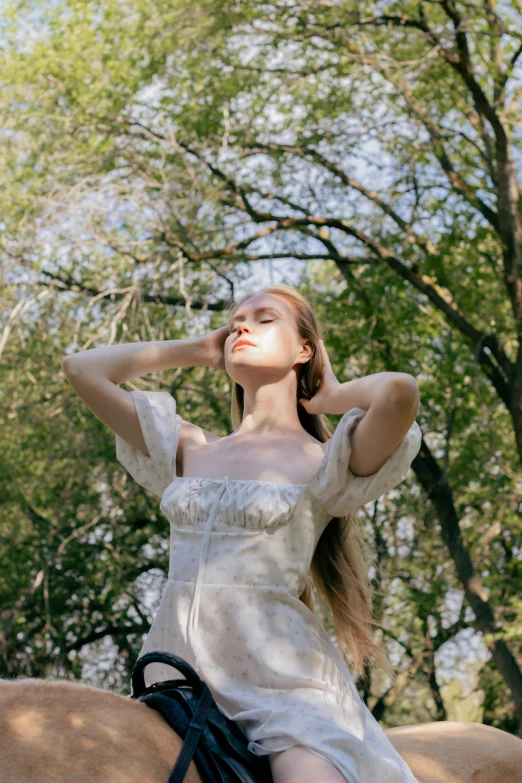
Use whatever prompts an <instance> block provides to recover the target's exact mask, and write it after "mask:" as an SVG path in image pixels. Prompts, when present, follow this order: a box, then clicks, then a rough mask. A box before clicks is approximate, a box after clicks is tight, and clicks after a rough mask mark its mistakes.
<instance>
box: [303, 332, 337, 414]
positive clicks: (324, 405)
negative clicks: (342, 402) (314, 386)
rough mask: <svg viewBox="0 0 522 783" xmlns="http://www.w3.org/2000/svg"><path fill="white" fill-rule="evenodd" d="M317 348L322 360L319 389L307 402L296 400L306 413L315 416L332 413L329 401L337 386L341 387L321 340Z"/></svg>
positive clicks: (305, 400)
mask: <svg viewBox="0 0 522 783" xmlns="http://www.w3.org/2000/svg"><path fill="white" fill-rule="evenodd" d="M319 348H320V351H321V355H322V358H323V375H322V378H321V384H320V386H319V389H318V390H317V391H316V393H315V394H314V396H313V397H312V398H311V399H310V400H307V399H305V398H304V397H302V398H301V399H299V400H298V402H300V403H301V405H302V406H303V408H304V409H305V411H307V413H311V414H314V415H316V416H317V415H319V414H320V413H332V411H331V410H330V407H331V406H330V405H329V400H330V398H331V396H332V395H333V394H334V393H335V392H336V391H337V389H338V388H339V386H341V384H340V382H339V381H338V380H337V378H336V377H335V375H334V372H333V370H332V365H331V364H330V359H329V358H328V354H327V352H326V348H325V347H324V342H323V340H319Z"/></svg>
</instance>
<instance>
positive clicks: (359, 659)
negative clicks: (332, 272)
mask: <svg viewBox="0 0 522 783" xmlns="http://www.w3.org/2000/svg"><path fill="white" fill-rule="evenodd" d="M260 293H266V294H273V295H275V296H279V297H281V298H282V299H283V300H284V301H285V302H287V303H288V304H289V305H290V306H291V307H292V309H293V311H294V313H295V320H296V327H297V331H298V334H299V338H300V339H301V340H309V341H310V342H311V344H312V346H313V353H312V356H311V358H310V359H309V360H308V361H307V362H306V363H305V364H300V365H298V367H299V369H298V379H297V398H296V405H297V413H298V416H299V421H300V422H301V424H302V425H303V427H304V429H305V430H306V431H307V432H309V433H310V434H311V435H313V436H314V437H315V438H317V440H319V441H321V443H324V442H325V441H327V440H328V439H329V438H331V437H332V434H333V431H334V430H333V427H332V425H331V423H330V422H329V421H328V419H326V418H325V416H324V414H318V415H316V414H311V413H308V412H307V411H306V410H305V409H304V408H303V406H302V405H299V404H298V403H297V400H298V399H300V398H303V397H304V398H306V399H310V398H311V397H313V395H314V394H315V392H316V391H317V389H318V387H319V385H320V382H321V377H322V369H323V367H322V359H321V354H320V351H319V340H320V339H323V335H322V328H321V324H320V322H319V320H318V318H317V316H316V315H315V313H314V311H313V309H312V306H311V305H310V303H309V302H308V300H307V299H306V298H305V297H304V296H302V295H301V294H300V293H299V292H298V291H297V290H296V289H295V288H292V287H291V286H287V285H268V286H263V287H262V288H260V289H258V290H257V291H250V292H249V293H247V294H245V295H244V296H243V297H241V299H240V300H239V301H231V302H230V303H229V304H228V305H227V307H226V311H227V312H228V313H229V316H230V317H232V315H233V314H234V312H235V311H236V310H237V308H238V307H239V306H240V304H242V303H243V302H245V301H246V300H247V299H250V298H251V297H252V296H255V295H257V294H260ZM243 411H244V390H243V387H242V386H241V385H240V384H238V383H236V382H235V381H232V399H231V423H232V428H233V430H235V429H237V428H238V427H239V425H240V424H241V422H242V420H243ZM372 554H373V552H372V550H371V549H370V547H369V545H368V544H367V542H366V541H365V540H364V536H363V528H362V523H361V521H360V519H359V517H358V515H357V514H356V513H355V512H350V513H349V514H347V515H346V516H343V517H333V518H332V519H331V520H330V521H329V522H328V524H327V525H326V528H325V530H324V532H323V534H322V535H321V538H320V539H319V541H318V543H317V546H316V549H315V552H314V555H313V558H312V562H311V565H310V571H309V572H308V575H307V578H306V584H305V588H304V590H303V592H302V594H301V595H300V596H299V597H300V600H301V601H302V602H303V603H304V604H305V605H306V606H307V607H308V608H309V609H310V610H311V611H312V612H313V613H314V614H316V611H315V608H314V604H313V596H314V595H315V597H316V598H317V600H318V603H319V605H320V606H321V608H322V610H323V611H324V612H325V614H326V616H328V615H329V614H330V620H331V619H332V618H333V623H334V625H335V629H336V633H337V648H338V650H339V654H340V655H341V657H343V658H344V659H345V660H346V657H345V653H348V654H350V655H351V657H352V671H353V672H354V673H355V675H356V676H357V677H362V676H363V675H364V674H365V669H366V668H368V669H369V670H370V671H371V670H372V669H380V670H381V671H382V672H384V673H385V674H386V675H387V676H388V677H389V678H390V679H391V681H392V683H393V682H394V681H395V676H396V675H395V672H396V671H400V670H402V669H401V667H397V666H393V665H392V664H391V662H390V661H389V659H388V656H387V655H386V653H385V652H384V650H382V649H381V648H380V647H379V646H378V645H377V644H375V643H374V642H373V640H372V626H376V627H379V628H384V626H383V625H382V624H381V623H379V622H378V621H377V620H375V619H373V618H372V611H371V606H372V599H373V596H374V595H375V594H377V591H375V590H372V589H371V587H370V584H369V578H368V567H367V560H366V558H367V557H369V556H371V555H372ZM347 662H348V661H347Z"/></svg>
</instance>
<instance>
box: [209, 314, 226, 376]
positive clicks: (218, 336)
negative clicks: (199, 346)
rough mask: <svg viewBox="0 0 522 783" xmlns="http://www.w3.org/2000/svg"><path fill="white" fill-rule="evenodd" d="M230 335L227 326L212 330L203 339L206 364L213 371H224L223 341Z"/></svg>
mask: <svg viewBox="0 0 522 783" xmlns="http://www.w3.org/2000/svg"><path fill="white" fill-rule="evenodd" d="M229 334H230V329H229V327H228V324H227V325H226V326H220V327H219V329H214V331H213V332H209V333H208V334H206V335H205V336H204V337H203V343H204V345H205V349H206V359H207V361H206V364H207V366H208V367H213V368H214V370H223V371H224V372H225V371H226V367H225V340H226V339H227V337H228V336H229Z"/></svg>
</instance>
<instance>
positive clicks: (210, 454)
mask: <svg viewBox="0 0 522 783" xmlns="http://www.w3.org/2000/svg"><path fill="white" fill-rule="evenodd" d="M224 441H228V438H219V439H217V440H216V441H213V442H210V443H206V444H205V445H201V444H194V443H188V444H187V445H186V447H185V449H184V453H183V455H182V456H181V457H180V460H179V462H176V473H177V474H178V476H181V477H199V478H203V477H205V478H211V479H221V478H223V477H224V476H229V477H232V478H231V481H244V482H247V481H260V482H266V483H271V482H273V483H279V484H281V485H283V484H305V483H306V482H307V480H308V479H309V477H310V476H311V475H312V474H313V473H314V471H315V470H316V469H317V467H318V465H319V464H320V463H321V461H322V459H323V457H324V453H325V451H324V448H325V445H324V444H321V443H313V442H310V443H305V444H301V445H299V444H295V443H294V444H292V445H290V446H289V445H288V444H284V443H282V442H281V441H280V440H277V441H263V442H258V443H242V444H231V443H230V442H228V443H225V442H224Z"/></svg>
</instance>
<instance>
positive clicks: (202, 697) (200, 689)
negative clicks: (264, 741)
mask: <svg viewBox="0 0 522 783" xmlns="http://www.w3.org/2000/svg"><path fill="white" fill-rule="evenodd" d="M149 663H164V664H167V665H168V666H172V667H174V668H175V669H177V670H178V671H180V672H181V673H182V674H183V676H184V678H185V679H183V680H165V681H163V682H155V683H153V685H151V686H150V687H149V688H146V687H145V674H144V670H145V667H146V666H147V665H148V664H149ZM130 698H131V699H135V700H136V701H141V702H143V703H144V704H146V705H147V707H150V708H151V709H153V710H157V711H158V712H160V713H161V715H162V716H163V718H164V719H165V720H166V721H167V723H168V724H169V726H170V727H171V728H172V729H174V731H175V732H176V734H177V735H178V736H179V737H181V739H182V740H183V745H182V748H181V753H180V754H179V756H178V759H177V761H176V763H175V765H174V768H173V770H172V772H171V773H170V777H169V779H168V781H167V783H181V782H182V781H183V780H184V779H185V775H186V774H187V770H188V767H189V764H190V762H191V761H194V764H195V765H196V767H197V770H198V772H199V774H200V775H201V779H202V780H203V781H204V783H271V781H272V772H271V769H270V764H269V761H268V756H267V755H265V756H256V755H255V754H254V753H252V752H251V751H249V750H248V747H247V745H248V739H247V737H246V735H245V734H244V733H243V731H242V730H241V729H240V728H239V726H238V724H237V723H235V722H234V721H233V720H230V719H229V718H227V717H226V716H225V715H223V713H222V712H221V710H220V709H219V707H218V706H217V704H216V703H215V701H214V699H213V697H212V694H211V692H210V690H209V688H208V686H207V684H206V683H205V682H203V680H201V678H200V677H199V675H198V674H197V672H196V671H195V670H194V669H193V668H192V666H190V664H188V663H187V662H186V661H185V660H183V658H180V657H179V656H177V655H173V654H172V653H169V652H162V651H160V650H154V651H153V652H149V653H147V654H146V655H143V656H142V657H141V658H139V659H138V660H137V661H136V664H135V665H134V668H133V670H132V695H131V697H130Z"/></svg>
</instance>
